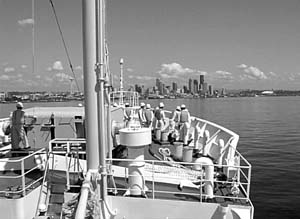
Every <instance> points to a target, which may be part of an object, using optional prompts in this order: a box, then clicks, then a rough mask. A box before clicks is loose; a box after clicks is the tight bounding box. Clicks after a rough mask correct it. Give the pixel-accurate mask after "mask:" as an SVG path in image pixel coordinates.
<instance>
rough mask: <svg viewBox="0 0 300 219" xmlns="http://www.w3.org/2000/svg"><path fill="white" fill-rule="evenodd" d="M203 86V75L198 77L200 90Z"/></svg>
mask: <svg viewBox="0 0 300 219" xmlns="http://www.w3.org/2000/svg"><path fill="white" fill-rule="evenodd" d="M203 84H204V75H200V86H201V88H203V86H202V85H203Z"/></svg>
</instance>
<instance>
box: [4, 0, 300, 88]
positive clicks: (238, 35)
mask: <svg viewBox="0 0 300 219" xmlns="http://www.w3.org/2000/svg"><path fill="white" fill-rule="evenodd" d="M53 2H54V5H55V8H56V12H57V15H58V18H59V21H60V24H61V27H62V31H63V34H64V36H65V40H66V44H67V46H68V49H69V53H70V57H71V60H72V64H73V67H74V70H75V75H76V79H77V80H78V82H79V86H80V89H81V91H82V89H83V83H82V80H83V77H82V57H81V56H82V46H81V45H82V39H81V35H82V34H81V1H80V0H61V1H57V0H54V1H53ZM107 9H108V14H107V26H108V27H107V32H108V36H107V37H108V38H107V40H108V47H109V51H110V69H111V72H112V73H113V74H114V86H115V87H117V86H118V83H119V72H120V70H119V68H120V66H119V60H120V58H124V82H125V83H124V85H125V88H128V87H129V86H130V85H134V84H144V85H145V86H147V87H152V86H154V85H155V79H156V78H160V79H161V80H162V81H163V82H164V83H168V82H169V81H174V82H176V83H177V84H178V86H181V87H182V86H183V85H185V84H187V83H188V82H187V80H188V79H189V78H197V75H199V74H203V75H205V78H206V81H207V83H208V84H213V86H214V87H215V88H226V89H243V88H244V89H248V88H249V89H266V90H268V89H286V90H298V89H299V87H300V86H299V85H300V66H299V64H298V60H299V59H300V47H299V46H298V45H299V41H300V38H299V36H300V22H299V20H300V15H299V13H298V11H299V9H300V2H298V1H296V0H287V1H280V0H224V1H217V0H211V1H198V0H187V1H184V2H183V1H177V0H162V1H160V2H159V3H154V2H153V1H146V0H110V1H108V3H107ZM31 13H32V12H31V0H23V1H17V0H0V19H1V22H0V33H1V34H0V47H1V50H0V91H12V90H21V91H25V90H36V91H38V90H49V91H50V90H62V91H63V90H69V89H70V81H71V80H72V78H73V75H72V73H71V71H70V70H69V68H68V65H69V64H68V61H67V58H66V54H65V52H64V49H63V46H62V42H61V39H60V36H59V32H58V29H57V26H56V24H55V19H54V16H53V12H52V11H51V6H50V4H49V2H48V1H46V0H45V1H44V0H42V1H35V20H33V19H32V15H31ZM33 25H34V27H35V57H36V58H35V66H34V68H35V71H34V72H33V71H32V55H31V53H32V52H31V48H32V46H31V38H32V35H31V30H32V26H33ZM198 80H199V79H198ZM170 86H171V84H170Z"/></svg>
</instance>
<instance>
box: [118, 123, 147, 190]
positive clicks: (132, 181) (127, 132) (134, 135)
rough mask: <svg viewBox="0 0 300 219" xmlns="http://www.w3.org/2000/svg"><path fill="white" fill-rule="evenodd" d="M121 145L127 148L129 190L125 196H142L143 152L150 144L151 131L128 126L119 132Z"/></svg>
mask: <svg viewBox="0 0 300 219" xmlns="http://www.w3.org/2000/svg"><path fill="white" fill-rule="evenodd" d="M119 132H120V143H121V145H124V146H127V147H128V159H130V161H129V163H128V179H129V189H128V190H127V192H126V194H125V195H130V196H142V195H144V194H145V189H146V187H145V180H144V166H145V160H144V150H145V146H146V145H149V144H151V129H149V128H141V127H140V126H129V127H128V128H123V129H121V130H120V131H119Z"/></svg>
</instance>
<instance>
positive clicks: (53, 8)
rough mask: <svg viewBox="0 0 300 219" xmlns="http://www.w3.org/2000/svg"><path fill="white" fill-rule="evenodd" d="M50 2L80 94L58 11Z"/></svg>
mask: <svg viewBox="0 0 300 219" xmlns="http://www.w3.org/2000/svg"><path fill="white" fill-rule="evenodd" d="M49 2H50V4H51V6H52V11H53V14H54V17H55V21H56V24H57V27H58V30H59V33H60V36H61V39H62V42H63V45H64V49H65V52H66V54H67V58H68V62H69V66H70V69H71V71H72V74H73V77H74V80H75V83H76V87H77V90H78V92H80V89H79V85H78V81H77V79H76V76H75V72H74V69H73V65H72V62H71V59H70V55H69V52H68V48H67V45H66V42H65V39H64V35H63V33H62V30H61V27H60V24H59V21H58V17H57V14H56V11H55V7H54V4H53V1H52V0H49Z"/></svg>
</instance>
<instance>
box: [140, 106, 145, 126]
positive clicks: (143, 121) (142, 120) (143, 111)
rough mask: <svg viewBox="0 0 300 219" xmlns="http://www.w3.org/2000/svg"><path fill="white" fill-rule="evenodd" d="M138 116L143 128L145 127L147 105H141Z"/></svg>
mask: <svg viewBox="0 0 300 219" xmlns="http://www.w3.org/2000/svg"><path fill="white" fill-rule="evenodd" d="M138 115H139V120H140V123H141V126H144V125H145V123H146V118H145V103H143V102H142V103H141V108H140V109H139V111H138Z"/></svg>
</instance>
